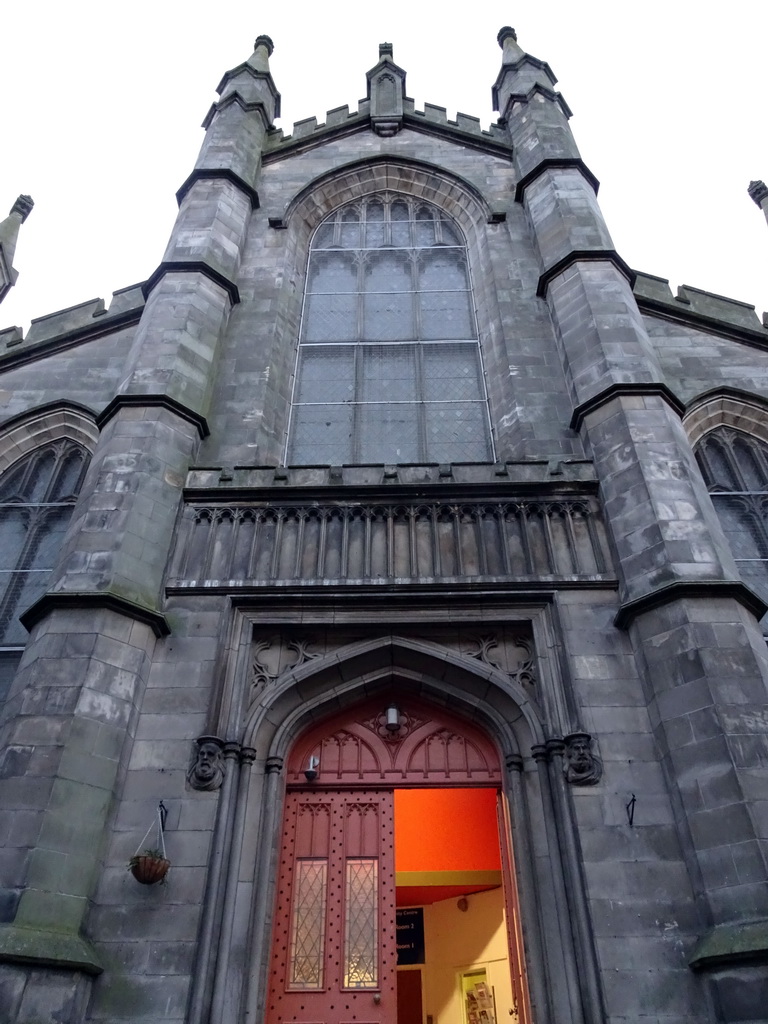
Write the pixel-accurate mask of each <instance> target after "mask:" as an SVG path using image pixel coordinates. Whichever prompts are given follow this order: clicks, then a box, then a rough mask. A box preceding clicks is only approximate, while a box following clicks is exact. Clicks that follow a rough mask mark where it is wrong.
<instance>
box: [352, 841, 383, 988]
mask: <svg viewBox="0 0 768 1024" xmlns="http://www.w3.org/2000/svg"><path fill="white" fill-rule="evenodd" d="M378 891H379V887H378V861H377V860H376V858H375V857H365V858H363V857H359V858H357V857H356V858H349V859H348V860H347V862H346V901H345V905H346V913H345V916H344V987H345V988H376V987H377V985H378V983H379V963H378V948H379V943H378Z"/></svg>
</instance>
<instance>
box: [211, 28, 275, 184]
mask: <svg viewBox="0 0 768 1024" xmlns="http://www.w3.org/2000/svg"><path fill="white" fill-rule="evenodd" d="M273 50H274V44H273V42H272V40H271V39H270V38H269V36H264V35H262V36H257V37H256V41H255V42H254V44H253V53H252V54H251V56H250V57H249V58H248V60H246V61H243V63H242V64H238V65H237V67H234V68H232V70H231V71H227V72H226V73H225V74H224V77H223V78H222V80H221V81H220V82H219V85H218V87H217V89H216V91H217V92H218V94H219V97H220V98H219V100H218V102H217V103H214V104H213V106H212V107H211V109H210V110H209V111H208V114H207V115H206V118H205V120H204V121H203V128H205V129H206V135H205V139H204V141H203V145H202V148H201V150H200V155H199V157H198V159H197V163H196V165H195V168H196V170H201V169H205V170H206V171H211V170H226V171H228V172H229V174H230V175H231V176H232V177H233V178H234V177H236V178H238V179H240V180H241V181H243V182H244V183H245V184H246V185H248V186H250V187H251V188H254V187H255V185H256V181H257V179H258V176H259V171H260V169H261V150H262V146H263V143H264V137H265V136H266V133H267V131H268V130H269V129H270V128H271V127H272V123H273V121H274V120H275V118H276V117H279V116H280V93H279V92H278V91H277V87H276V86H275V82H274V79H273V78H272V73H271V71H270V70H269V58H270V56H271V55H272V51H273Z"/></svg>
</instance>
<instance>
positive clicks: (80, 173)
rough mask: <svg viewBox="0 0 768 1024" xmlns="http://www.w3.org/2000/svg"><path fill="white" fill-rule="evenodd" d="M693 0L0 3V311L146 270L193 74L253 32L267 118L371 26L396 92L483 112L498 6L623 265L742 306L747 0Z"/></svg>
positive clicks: (754, 288) (320, 98)
mask: <svg viewBox="0 0 768 1024" xmlns="http://www.w3.org/2000/svg"><path fill="white" fill-rule="evenodd" d="M388 9H394V11H395V12H396V13H394V14H393V13H383V12H384V11H387V10H388ZM711 9H712V8H711V5H705V4H703V3H701V2H700V0H698V2H693V0H665V2H661V0H644V2H643V3H642V4H631V3H626V2H623V3H622V2H617V0H583V2H581V3H578V2H574V0H548V2H546V3H534V2H528V3H525V4H519V3H518V4H515V3H509V2H508V3H500V2H495V0H475V2H474V3H472V4H461V5H459V4H453V5H452V4H448V3H424V2H421V0H411V2H410V3H407V4H405V3H401V4H398V3H395V2H392V0H391V2H390V3H389V4H373V3H365V2H364V0H359V2H355V3H352V2H335V0H326V2H324V3H318V2H307V0H293V2H287V0H283V2H282V3H278V4H276V5H274V7H273V5H272V4H268V3H264V4H258V3H252V2H245V0H218V2H217V3H215V4H214V3H213V2H211V0H208V2H205V3H202V2H200V0H132V2H131V3H125V4H120V3H115V2H113V3H111V4H110V3H105V2H104V0H101V2H95V0H55V2H54V0H26V2H25V3H24V4H23V5H22V4H20V3H16V4H13V5H11V4H10V2H9V3H7V4H6V5H5V6H4V9H3V12H2V14H1V15H0V31H1V32H2V35H3V42H4V46H3V56H2V60H0V86H1V89H0V95H2V97H3V101H4V102H3V106H2V120H1V121H0V131H1V132H2V143H3V145H2V150H0V217H2V216H4V215H5V213H6V212H7V210H8V209H10V206H11V204H12V203H13V201H14V199H15V198H16V196H17V195H18V194H19V193H20V192H26V193H29V194H30V195H32V197H33V199H34V200H35V209H34V210H33V212H32V214H31V215H30V217H29V219H28V220H27V223H26V224H25V225H24V227H23V228H22V232H21V239H20V242H19V246H18V249H17V253H16V259H15V265H16V268H17V269H18V270H19V272H20V277H19V281H18V284H17V285H16V287H15V288H14V289H13V290H12V291H11V293H10V295H9V296H8V297H7V298H6V300H5V302H4V303H3V305H2V307H0V327H6V326H10V325H12V324H21V325H23V326H27V325H28V323H29V320H30V319H31V318H33V317H37V316H43V315H45V314H47V313H50V312H53V311H55V310H57V309H60V308H63V307H66V306H71V305H75V304H76V303H79V302H83V301H85V300H87V299H90V298H93V297H95V296H97V295H100V296H103V297H104V298H106V299H107V300H109V297H110V294H111V292H112V291H114V290H115V289H118V288H122V287H125V286H127V285H130V284H133V283H135V282H137V281H141V280H144V279H145V278H147V277H148V276H149V275H150V274H151V273H152V271H153V270H154V268H155V267H156V266H157V264H158V263H159V261H160V259H161V257H162V254H163V250H164V247H165V242H166V240H167V237H168V234H169V232H170V229H171V226H172V223H173V219H174V216H175V211H176V203H175V198H174V194H175V192H176V189H177V188H178V187H179V185H180V184H181V183H182V182H183V181H184V179H185V178H186V177H187V175H188V174H189V172H190V170H191V168H192V165H193V163H194V159H195V156H196V154H197V150H198V148H199V146H200V143H201V141H202V135H203V133H202V129H201V128H200V127H199V126H200V123H201V121H202V119H203V117H204V116H205V114H206V112H207V110H208V108H209V106H210V104H211V102H212V101H213V100H214V99H215V92H214V90H215V87H216V85H217V84H218V82H219V80H220V78H221V75H222V74H223V72H224V71H225V70H227V69H228V68H231V67H234V66H235V65H237V64H239V63H240V62H242V61H243V60H245V59H246V58H247V57H248V56H249V54H250V53H251V51H252V48H253V40H254V38H255V37H256V35H258V34H259V33H262V32H264V33H267V34H269V35H270V36H271V37H272V39H273V40H274V43H275V52H274V54H273V56H272V61H271V67H272V73H273V76H274V78H275V82H276V84H277V87H278V89H279V90H280V91H281V93H282V99H283V118H282V119H281V120H280V121H279V122H278V124H279V125H280V126H281V127H282V128H283V129H284V130H285V131H286V133H287V132H289V131H290V126H291V124H292V122H293V121H294V120H300V119H302V118H305V117H309V116H311V115H313V114H315V115H317V116H318V120H324V113H325V111H326V110H327V109H329V108H331V107H335V106H339V105H340V104H343V103H349V104H350V107H352V108H354V106H355V104H356V102H357V99H358V98H359V97H361V96H363V95H365V72H366V70H367V69H368V68H370V67H371V66H372V65H373V64H375V63H376V61H377V59H378V43H379V42H382V41H385V40H386V41H389V42H392V43H393V44H394V56H395V60H396V62H397V63H398V64H399V65H400V66H401V67H403V68H404V69H405V70H406V71H407V73H408V79H407V89H408V95H410V96H412V97H413V98H414V99H415V100H416V104H417V107H419V108H421V107H422V106H423V104H424V101H425V100H426V101H428V102H430V103H436V104H439V105H442V106H445V107H447V108H448V112H449V116H450V117H453V116H455V113H456V110H457V109H458V110H461V111H462V112H464V113H467V114H473V115H475V116H477V117H479V118H480V119H481V121H482V123H483V126H484V127H487V125H488V124H489V123H490V122H491V121H492V120H494V119H495V118H496V116H497V115H496V114H494V113H493V111H492V109H491V85H492V83H493V81H494V79H495V77H496V74H497V72H498V69H499V65H500V59H501V51H500V50H499V48H498V45H497V43H496V33H497V31H498V29H499V28H500V27H501V26H502V25H505V24H511V25H513V26H514V27H515V28H516V30H517V33H518V40H519V42H520V45H521V46H522V47H523V49H525V50H527V51H528V52H529V53H531V54H533V55H534V56H536V57H539V58H541V59H542V60H546V61H548V62H549V64H550V65H551V66H552V68H553V70H554V72H555V74H556V75H557V76H558V78H559V84H558V88H559V89H560V90H561V91H562V93H563V95H564V96H565V98H566V100H567V101H568V103H569V105H570V107H571V109H572V110H573V112H574V116H573V118H572V120H571V126H572V128H573V131H574V133H575V135H576V140H577V142H578V144H579V146H580V149H581V153H582V156H583V158H584V159H585V161H586V162H587V164H588V165H589V166H590V168H591V169H592V170H593V172H594V173H595V174H596V175H597V177H598V178H599V179H600V181H601V183H602V184H601V189H600V201H601V205H602V208H603V211H604V213H605V216H606V220H607V222H608V226H609V228H610V230H611V232H612V234H613V238H614V242H615V244H616V247H617V249H618V250H619V252H620V253H621V255H622V256H623V257H624V259H626V261H627V262H628V263H629V264H630V266H632V267H634V268H635V269H637V270H643V271H646V272H649V273H653V274H657V275H659V276H662V277H667V278H669V279H670V283H671V285H672V287H673V290H674V289H675V288H676V287H677V286H678V285H680V284H684V283H685V284H691V285H694V286H696V287H699V288H705V289H708V290H710V291H715V292H718V293H720V294H723V295H727V296H730V297H732V298H737V299H740V300H742V301H745V302H749V303H753V304H754V305H756V307H757V310H758V313H762V312H763V311H764V310H768V225H766V223H765V220H764V218H763V215H762V214H761V213H760V211H759V210H758V208H757V207H756V206H755V205H754V203H753V202H752V201H751V200H750V199H749V197H748V196H747V191H746V190H747V185H748V183H749V181H750V179H752V178H764V179H767V180H768V141H767V140H768V133H767V132H766V106H767V105H768V89H767V88H766V86H767V85H768V72H767V70H766V67H767V64H768V62H767V61H766V58H765V44H766V39H767V38H768V3H766V2H765V0H731V2H730V3H728V4H724V5H718V7H717V9H716V11H717V14H718V18H717V20H713V19H712V17H711V16H710V14H709V11H710V10H711ZM380 12H382V13H380Z"/></svg>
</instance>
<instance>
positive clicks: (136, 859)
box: [128, 800, 171, 885]
mask: <svg viewBox="0 0 768 1024" xmlns="http://www.w3.org/2000/svg"><path fill="white" fill-rule="evenodd" d="M165 816H166V810H165V805H164V804H163V801H162V800H161V801H160V803H159V804H158V807H157V821H156V823H155V821H153V822H152V824H151V825H150V826H149V828H148V829H147V831H146V833H145V834H144V838H143V839H142V841H141V842H140V843H139V845H138V848H137V850H136V853H134V855H133V856H132V857H131V859H130V860H129V861H128V870H129V871H130V872H131V874H132V875H133V877H134V878H135V879H136V881H137V882H141V884H142V885H155V884H156V883H157V882H164V881H165V876H166V875H167V874H168V868H169V867H170V866H171V862H170V861H169V860H168V858H167V856H166V854H165ZM155 824H157V846H156V847H146V848H145V849H143V850H142V849H141V848H142V846H143V845H144V843H146V841H147V839H148V838H149V833H150V832H151V831H152V829H153V828H154V827H155ZM140 850H141V852H139V851H140Z"/></svg>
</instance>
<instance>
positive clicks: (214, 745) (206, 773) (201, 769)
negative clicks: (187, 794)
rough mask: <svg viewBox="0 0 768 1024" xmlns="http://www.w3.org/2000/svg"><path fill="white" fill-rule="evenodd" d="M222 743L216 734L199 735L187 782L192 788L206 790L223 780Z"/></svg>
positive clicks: (214, 787)
mask: <svg viewBox="0 0 768 1024" xmlns="http://www.w3.org/2000/svg"><path fill="white" fill-rule="evenodd" d="M223 750H224V744H223V742H222V741H221V740H220V739H219V738H218V736H200V737H199V738H198V739H197V740H196V741H195V750H194V751H193V754H192V761H191V763H190V766H189V768H188V770H187V782H188V783H189V785H190V786H191V788H192V789H197V790H201V791H203V792H208V791H210V790H214V789H218V788H219V787H220V786H221V784H222V782H223V781H224V758H223V756H222V755H223Z"/></svg>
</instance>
